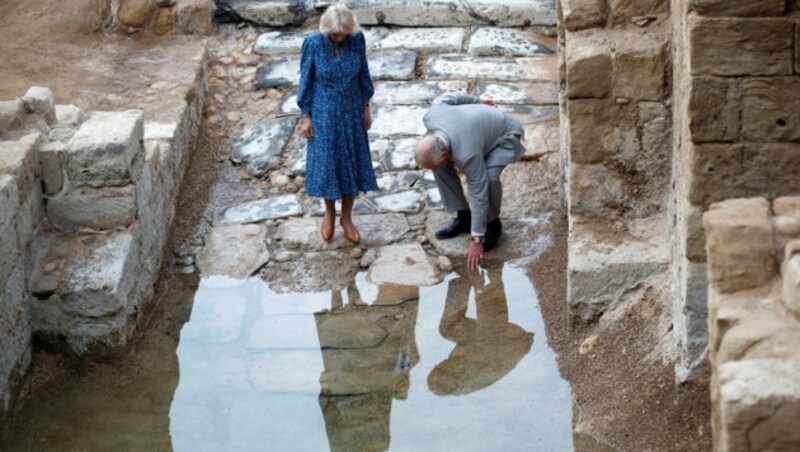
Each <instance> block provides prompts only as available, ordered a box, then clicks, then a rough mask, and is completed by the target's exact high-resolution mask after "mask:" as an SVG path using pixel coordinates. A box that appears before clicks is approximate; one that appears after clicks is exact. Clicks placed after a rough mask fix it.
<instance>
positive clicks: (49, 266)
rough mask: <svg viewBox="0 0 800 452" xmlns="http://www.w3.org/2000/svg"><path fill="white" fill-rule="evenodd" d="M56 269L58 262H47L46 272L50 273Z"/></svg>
mask: <svg viewBox="0 0 800 452" xmlns="http://www.w3.org/2000/svg"><path fill="white" fill-rule="evenodd" d="M55 269H56V264H55V263H53V262H50V263H48V264H45V266H44V271H45V273H50V272H52V271H53V270H55Z"/></svg>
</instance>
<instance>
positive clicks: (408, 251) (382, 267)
mask: <svg viewBox="0 0 800 452" xmlns="http://www.w3.org/2000/svg"><path fill="white" fill-rule="evenodd" d="M367 279H368V280H369V281H370V282H372V283H373V284H377V285H381V284H394V285H403V286H432V285H435V284H438V283H440V282H441V281H442V279H443V276H442V274H441V273H440V272H439V270H438V268H436V266H435V265H433V264H431V263H430V262H429V261H428V256H427V255H426V254H425V250H424V249H423V248H422V245H420V244H419V243H408V244H400V245H390V246H385V247H383V248H381V249H380V250H378V258H377V259H375V262H373V263H372V265H371V266H370V267H369V272H368V273H367Z"/></svg>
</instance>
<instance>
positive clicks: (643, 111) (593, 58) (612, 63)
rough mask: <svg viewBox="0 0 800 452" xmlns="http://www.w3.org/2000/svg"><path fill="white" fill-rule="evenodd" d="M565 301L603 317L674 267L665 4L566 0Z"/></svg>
mask: <svg viewBox="0 0 800 452" xmlns="http://www.w3.org/2000/svg"><path fill="white" fill-rule="evenodd" d="M561 8H562V35H561V42H562V49H561V50H562V54H563V57H562V60H563V63H562V86H561V88H562V93H561V95H562V99H563V102H562V111H561V122H562V130H563V131H564V132H565V133H564V134H563V135H564V140H562V146H563V149H562V152H563V153H564V154H565V156H566V164H565V171H566V185H567V187H566V188H567V190H566V192H567V205H568V211H569V223H570V224H569V227H570V235H569V242H570V243H569V253H570V259H569V264H568V265H569V268H568V272H569V273H568V277H569V283H568V301H569V303H570V305H571V307H572V308H573V312H574V313H575V314H576V316H578V317H580V318H582V319H584V320H590V319H593V318H596V317H598V316H600V315H602V314H603V313H604V312H605V311H607V310H608V309H610V308H612V307H613V305H615V304H616V303H618V302H619V300H620V299H621V298H622V297H623V296H624V295H625V294H626V293H628V292H629V291H631V290H632V289H633V288H634V287H636V286H637V285H639V284H640V283H641V282H642V281H643V280H646V279H647V278H649V277H651V276H653V275H655V274H658V273H662V272H664V271H666V270H667V269H668V261H669V249H668V246H667V245H666V243H665V241H664V240H663V236H664V234H666V233H667V232H666V231H667V218H668V215H667V213H668V208H667V206H668V202H667V201H668V199H669V194H670V185H669V182H670V170H669V166H670V163H669V162H670V153H671V135H670V134H671V131H672V119H671V111H670V94H671V87H670V77H669V74H670V68H671V65H670V64H669V62H670V52H669V50H670V47H669V41H670V34H671V30H670V28H669V21H668V4H667V2H666V1H663V0H650V1H640V2H629V1H620V0H610V1H606V0H562V2H561Z"/></svg>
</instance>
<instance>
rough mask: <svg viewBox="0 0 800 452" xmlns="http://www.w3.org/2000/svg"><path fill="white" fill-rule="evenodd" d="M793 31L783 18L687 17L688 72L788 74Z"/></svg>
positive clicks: (792, 25) (708, 73)
mask: <svg viewBox="0 0 800 452" xmlns="http://www.w3.org/2000/svg"><path fill="white" fill-rule="evenodd" d="M793 33H794V24H792V23H791V22H789V21H786V20H782V19H704V18H693V19H690V20H689V65H690V71H691V74H692V75H721V76H740V75H790V74H791V73H792V39H793Z"/></svg>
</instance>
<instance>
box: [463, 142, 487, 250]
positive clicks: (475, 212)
mask: <svg viewBox="0 0 800 452" xmlns="http://www.w3.org/2000/svg"><path fill="white" fill-rule="evenodd" d="M467 155H469V156H470V157H469V159H467V161H465V162H464V163H463V164H462V165H461V169H462V171H463V173H464V175H465V176H467V186H468V188H469V209H470V210H471V211H472V224H471V229H472V235H484V234H485V233H486V222H487V216H488V215H489V174H488V172H487V170H486V162H485V161H484V159H483V154H482V153H480V152H477V151H476V152H468V153H467Z"/></svg>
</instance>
